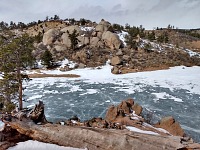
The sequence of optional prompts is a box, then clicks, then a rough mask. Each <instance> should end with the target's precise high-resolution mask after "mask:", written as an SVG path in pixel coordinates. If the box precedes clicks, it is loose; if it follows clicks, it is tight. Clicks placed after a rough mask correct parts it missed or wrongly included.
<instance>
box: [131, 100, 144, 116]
mask: <svg viewBox="0 0 200 150" xmlns="http://www.w3.org/2000/svg"><path fill="white" fill-rule="evenodd" d="M131 108H132V110H133V111H135V114H136V115H138V116H139V115H141V113H142V109H143V108H142V106H140V105H139V104H137V103H135V104H134V105H133V106H132V107H131Z"/></svg>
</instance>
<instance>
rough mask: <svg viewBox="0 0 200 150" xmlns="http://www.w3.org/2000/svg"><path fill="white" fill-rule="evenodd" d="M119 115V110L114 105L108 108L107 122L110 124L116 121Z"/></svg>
mask: <svg viewBox="0 0 200 150" xmlns="http://www.w3.org/2000/svg"><path fill="white" fill-rule="evenodd" d="M118 114H119V110H118V108H117V107H115V106H114V105H113V106H111V107H109V108H108V110H107V113H106V116H105V120H107V121H108V122H111V121H114V120H115V119H116V118H117V117H118Z"/></svg>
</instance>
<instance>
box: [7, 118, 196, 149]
mask: <svg viewBox="0 0 200 150" xmlns="http://www.w3.org/2000/svg"><path fill="white" fill-rule="evenodd" d="M8 124H9V125H10V126H11V127H12V128H13V129H16V130H17V131H18V132H20V133H21V134H24V135H27V136H29V137H31V138H32V139H34V140H38V141H41V142H46V143H53V144H58V145H62V146H70V147H76V148H87V149H89V150H96V149H98V150H111V149H115V150H122V149H126V150H132V149H134V150H141V149H142V150H149V149H153V150H161V149H167V150H175V149H184V148H185V149H186V150H187V149H189V148H191V147H192V148H200V147H199V144H194V143H193V142H191V141H190V142H186V141H184V139H183V138H181V137H177V136H160V135H148V134H141V133H136V132H131V131H128V130H116V129H100V128H88V127H76V126H75V127H73V126H65V125H58V124H50V123H47V124H44V125H37V124H35V123H34V122H32V121H31V120H26V121H20V120H18V119H12V121H11V122H8Z"/></svg>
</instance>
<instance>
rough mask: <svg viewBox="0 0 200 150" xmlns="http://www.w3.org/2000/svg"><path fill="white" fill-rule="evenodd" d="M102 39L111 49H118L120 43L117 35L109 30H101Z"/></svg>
mask: <svg viewBox="0 0 200 150" xmlns="http://www.w3.org/2000/svg"><path fill="white" fill-rule="evenodd" d="M102 40H103V41H104V42H105V45H106V46H107V47H109V48H110V49H112V50H114V49H119V48H120V46H121V44H122V42H121V40H120V39H119V36H118V35H117V34H115V33H112V32H110V31H106V32H103V34H102Z"/></svg>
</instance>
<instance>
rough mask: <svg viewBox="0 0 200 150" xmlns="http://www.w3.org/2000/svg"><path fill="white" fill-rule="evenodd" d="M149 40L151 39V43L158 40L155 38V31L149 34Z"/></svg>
mask: <svg viewBox="0 0 200 150" xmlns="http://www.w3.org/2000/svg"><path fill="white" fill-rule="evenodd" d="M148 39H149V40H150V41H151V42H152V41H154V40H155V39H156V37H155V32H154V31H152V32H150V33H148Z"/></svg>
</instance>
